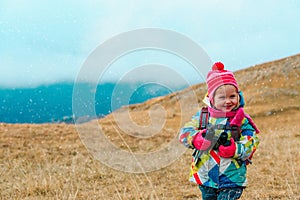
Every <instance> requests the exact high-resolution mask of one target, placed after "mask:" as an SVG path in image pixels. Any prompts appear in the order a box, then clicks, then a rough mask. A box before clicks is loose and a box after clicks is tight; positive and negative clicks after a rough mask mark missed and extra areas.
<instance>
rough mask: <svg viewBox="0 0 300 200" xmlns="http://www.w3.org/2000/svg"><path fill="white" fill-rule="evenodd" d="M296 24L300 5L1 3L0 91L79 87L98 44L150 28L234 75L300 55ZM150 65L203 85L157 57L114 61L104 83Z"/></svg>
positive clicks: (148, 54)
mask: <svg viewBox="0 0 300 200" xmlns="http://www.w3.org/2000/svg"><path fill="white" fill-rule="evenodd" d="M298 19H300V3H299V1H297V0H277V1H274V0H223V1H221V0H210V1H207V0H187V1H180V0H165V1H161V0H143V1H141V0H118V1H117V0H109V1H108V0H99V1H96V0H95V1H91V0H87V1H73V0H70V1H69V0H61V1H47V0H46V1H38V0H26V1H25V0H1V1H0V87H8V88H10V87H35V86H38V85H43V84H51V83H55V82H60V81H74V80H76V78H77V77H78V75H79V73H80V70H81V69H82V67H83V65H84V63H85V62H86V60H87V59H88V58H89V56H90V54H91V53H92V52H94V51H95V49H97V48H98V47H99V46H101V44H103V43H105V42H106V41H109V40H110V39H111V38H114V37H116V36H118V35H120V34H122V33H125V32H129V31H132V30H138V29H145V28H159V29H163V30H170V31H173V32H176V33H178V34H181V35H184V36H185V37H187V38H189V39H190V40H192V41H194V42H195V43H196V44H198V45H199V46H200V47H201V48H203V50H204V51H205V52H206V53H207V55H208V56H209V57H210V59H211V61H212V62H214V61H221V62H223V63H224V64H225V66H226V68H227V69H229V70H232V71H236V70H239V69H243V68H247V67H250V66H253V65H256V64H261V63H264V62H268V61H273V60H277V59H281V58H284V57H288V56H292V55H295V54H298V53H300V37H299V35H300V25H299V21H298ZM137 40H139V39H138V38H137ZM127 42H134V41H127ZM176 42H178V41H174V44H176ZM117 48H118V46H117ZM153 63H155V64H156V65H158V64H161V65H164V66H168V67H169V68H170V69H171V68H172V67H174V69H173V70H175V71H176V72H178V73H184V74H185V75H184V76H185V78H188V79H190V80H189V81H190V82H189V83H191V84H193V83H196V82H198V81H199V79H198V78H197V76H195V73H194V72H193V70H190V69H191V68H192V67H191V66H189V65H190V64H189V63H187V62H185V61H182V59H181V58H180V57H178V56H176V55H173V56H170V55H169V54H168V53H166V52H163V51H159V50H153V49H152V50H148V49H141V50H140V51H139V52H136V54H133V55H129V54H128V55H127V57H126V56H122V57H120V58H118V59H116V60H113V61H112V63H111V66H110V67H109V68H110V69H111V70H107V73H106V74H105V80H109V79H114V78H115V79H120V77H122V76H124V74H126V73H128V72H129V71H130V68H131V67H132V66H141V65H147V64H153ZM113 65H114V66H113ZM183 69H184V70H183ZM113 77H114V78H113ZM142 77H143V76H141V77H140V78H141V79H143V78H144V77H143V78H142ZM138 78H139V77H137V79H138Z"/></svg>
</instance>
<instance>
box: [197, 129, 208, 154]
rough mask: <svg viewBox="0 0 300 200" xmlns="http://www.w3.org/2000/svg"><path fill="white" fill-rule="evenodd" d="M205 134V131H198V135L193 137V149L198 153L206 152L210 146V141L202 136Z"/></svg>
mask: <svg viewBox="0 0 300 200" xmlns="http://www.w3.org/2000/svg"><path fill="white" fill-rule="evenodd" d="M205 132H206V130H205V129H204V130H202V131H200V132H199V133H197V135H195V137H194V140H193V145H194V147H195V148H196V149H198V150H200V151H205V150H207V149H208V148H209V147H210V145H211V141H209V140H207V139H205V138H204V137H203V135H202V134H204V133H205Z"/></svg>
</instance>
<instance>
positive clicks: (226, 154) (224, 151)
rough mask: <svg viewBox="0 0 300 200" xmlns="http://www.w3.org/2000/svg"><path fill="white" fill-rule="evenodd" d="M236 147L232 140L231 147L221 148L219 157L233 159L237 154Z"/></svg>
mask: <svg viewBox="0 0 300 200" xmlns="http://www.w3.org/2000/svg"><path fill="white" fill-rule="evenodd" d="M235 150H236V146H235V143H234V139H233V138H231V139H230V145H229V146H223V145H220V146H219V153H218V155H219V156H221V157H223V158H232V157H233V156H234V154H235Z"/></svg>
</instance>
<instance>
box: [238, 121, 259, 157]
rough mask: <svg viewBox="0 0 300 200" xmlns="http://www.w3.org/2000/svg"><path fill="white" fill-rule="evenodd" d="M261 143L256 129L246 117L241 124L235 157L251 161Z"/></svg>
mask: <svg viewBox="0 0 300 200" xmlns="http://www.w3.org/2000/svg"><path fill="white" fill-rule="evenodd" d="M258 144H259V139H258V137H257V134H256V131H255V129H254V128H253V127H252V125H251V124H250V123H249V121H248V119H246V118H245V119H244V123H243V124H242V126H241V137H240V140H239V141H238V142H237V148H236V153H235V157H236V158H239V159H241V160H243V161H246V160H248V161H250V160H251V158H252V156H253V154H254V152H255V151H256V149H257V146H258Z"/></svg>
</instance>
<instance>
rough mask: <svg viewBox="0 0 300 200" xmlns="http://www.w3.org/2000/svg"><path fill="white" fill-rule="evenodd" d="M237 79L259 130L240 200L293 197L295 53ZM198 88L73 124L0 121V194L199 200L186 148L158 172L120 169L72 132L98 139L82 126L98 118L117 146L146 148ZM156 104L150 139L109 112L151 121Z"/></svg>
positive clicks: (299, 62) (299, 114) (299, 104)
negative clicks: (101, 158)
mask: <svg viewBox="0 0 300 200" xmlns="http://www.w3.org/2000/svg"><path fill="white" fill-rule="evenodd" d="M236 77H237V79H238V81H239V83H240V88H241V89H242V91H243V92H244V96H245V98H246V111H247V112H248V113H249V114H250V115H251V116H252V117H253V119H254V121H255V122H256V123H257V125H258V127H259V128H260V129H261V133H260V134H259V138H260V145H259V148H258V150H257V152H256V153H255V155H254V158H253V164H252V165H249V167H248V187H247V189H246V190H245V192H244V193H243V195H242V198H241V199H243V200H254V199H259V200H260V199H266V200H267V199H300V187H299V184H300V152H299V147H300V131H299V130H300V125H299V119H300V97H299V96H300V78H299V77H300V55H296V56H292V57H289V58H285V59H282V60H278V61H274V62H270V63H264V64H261V65H257V66H254V67H250V68H248V69H245V70H241V71H238V72H236ZM204 93H205V85H204V84H199V85H196V86H193V87H190V88H187V89H185V90H183V91H180V92H178V93H175V94H171V95H168V96H166V97H160V98H156V99H152V100H149V101H147V102H145V103H143V104H138V105H132V106H129V107H124V108H122V109H120V110H119V111H118V112H116V113H115V114H111V115H108V116H106V117H105V118H103V119H100V120H98V121H92V122H89V123H86V124H82V125H80V126H78V127H77V128H76V127H75V126H74V125H70V124H40V125H37V124H0V147H1V148H0V176H1V178H0V196H1V199H126V200H127V199H130V200H131V199H132V200H133V199H172V200H173V199H178V200H179V199H180V200H181V199H184V200H188V199H189V200H192V199H201V197H200V196H201V195H200V191H199V190H198V188H197V186H196V185H194V184H193V183H190V182H189V181H188V175H189V164H190V160H191V153H192V152H191V150H188V149H187V150H186V151H185V152H184V153H183V154H182V155H181V156H180V157H178V158H177V159H176V160H175V161H174V162H172V163H171V164H170V165H168V166H167V167H163V168H161V169H159V170H155V171H151V172H145V173H127V172H123V171H121V170H115V169H112V168H111V167H110V166H107V165H105V164H103V163H102V162H99V161H98V160H97V159H95V157H97V156H95V154H93V153H91V152H92V148H89V146H86V143H84V141H85V139H86V138H85V135H82V134H80V131H78V130H85V131H86V132H85V133H90V135H87V136H86V137H90V139H91V138H92V139H93V137H94V136H95V138H97V135H93V134H97V132H95V130H90V129H89V127H91V126H92V124H99V125H100V126H101V130H102V131H103V132H104V133H105V135H106V137H107V139H109V140H110V141H111V142H112V143H114V144H115V146H116V147H118V148H120V149H124V150H128V149H130V151H131V152H132V153H145V154H147V153H149V152H152V151H155V150H157V149H160V148H161V147H162V146H163V145H164V144H168V143H169V142H170V141H171V140H172V139H173V138H175V137H176V136H177V134H178V129H179V128H180V127H181V126H182V125H183V123H184V122H186V121H187V120H189V117H190V116H191V115H192V114H194V112H195V111H196V110H197V109H198V105H195V103H194V102H196V104H197V103H199V106H201V98H202V96H203V95H204ZM193 94H196V96H197V97H198V98H199V99H196V100H195V97H194V96H193ZM189 108H190V109H189ZM161 109H163V110H164V111H165V113H164V120H165V121H164V123H163V127H162V128H161V130H160V131H159V132H158V133H156V134H155V135H154V136H152V137H151V132H150V133H147V134H148V135H147V136H148V137H147V138H142V137H138V136H139V135H140V134H143V133H142V132H141V131H142V130H144V129H141V130H134V129H131V128H130V125H129V126H128V127H129V128H128V129H126V130H124V129H122V128H120V126H118V122H117V121H116V118H115V117H116V116H117V115H118V116H119V117H118V119H119V120H120V119H121V120H122V119H124V121H125V120H128V116H127V114H126V112H127V111H129V116H130V120H131V121H134V122H135V124H139V125H147V126H148V125H149V127H151V124H153V123H155V119H161V118H159V116H160V113H161ZM182 110H188V112H184V113H183V112H181V111H182ZM123 115H124V116H123ZM133 127H134V126H133ZM81 128H82V129H81ZM129 132H130V133H129ZM89 142H90V143H91V142H92V143H93V140H91V141H89ZM94 143H95V144H96V143H97V141H96V139H95V141H94ZM99 145H101V143H99ZM96 147H97V146H96V145H94V146H93V148H96ZM99 149H101V148H99ZM97 153H101V152H97ZM97 155H98V154H97ZM149 162H151V160H150V161H149Z"/></svg>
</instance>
